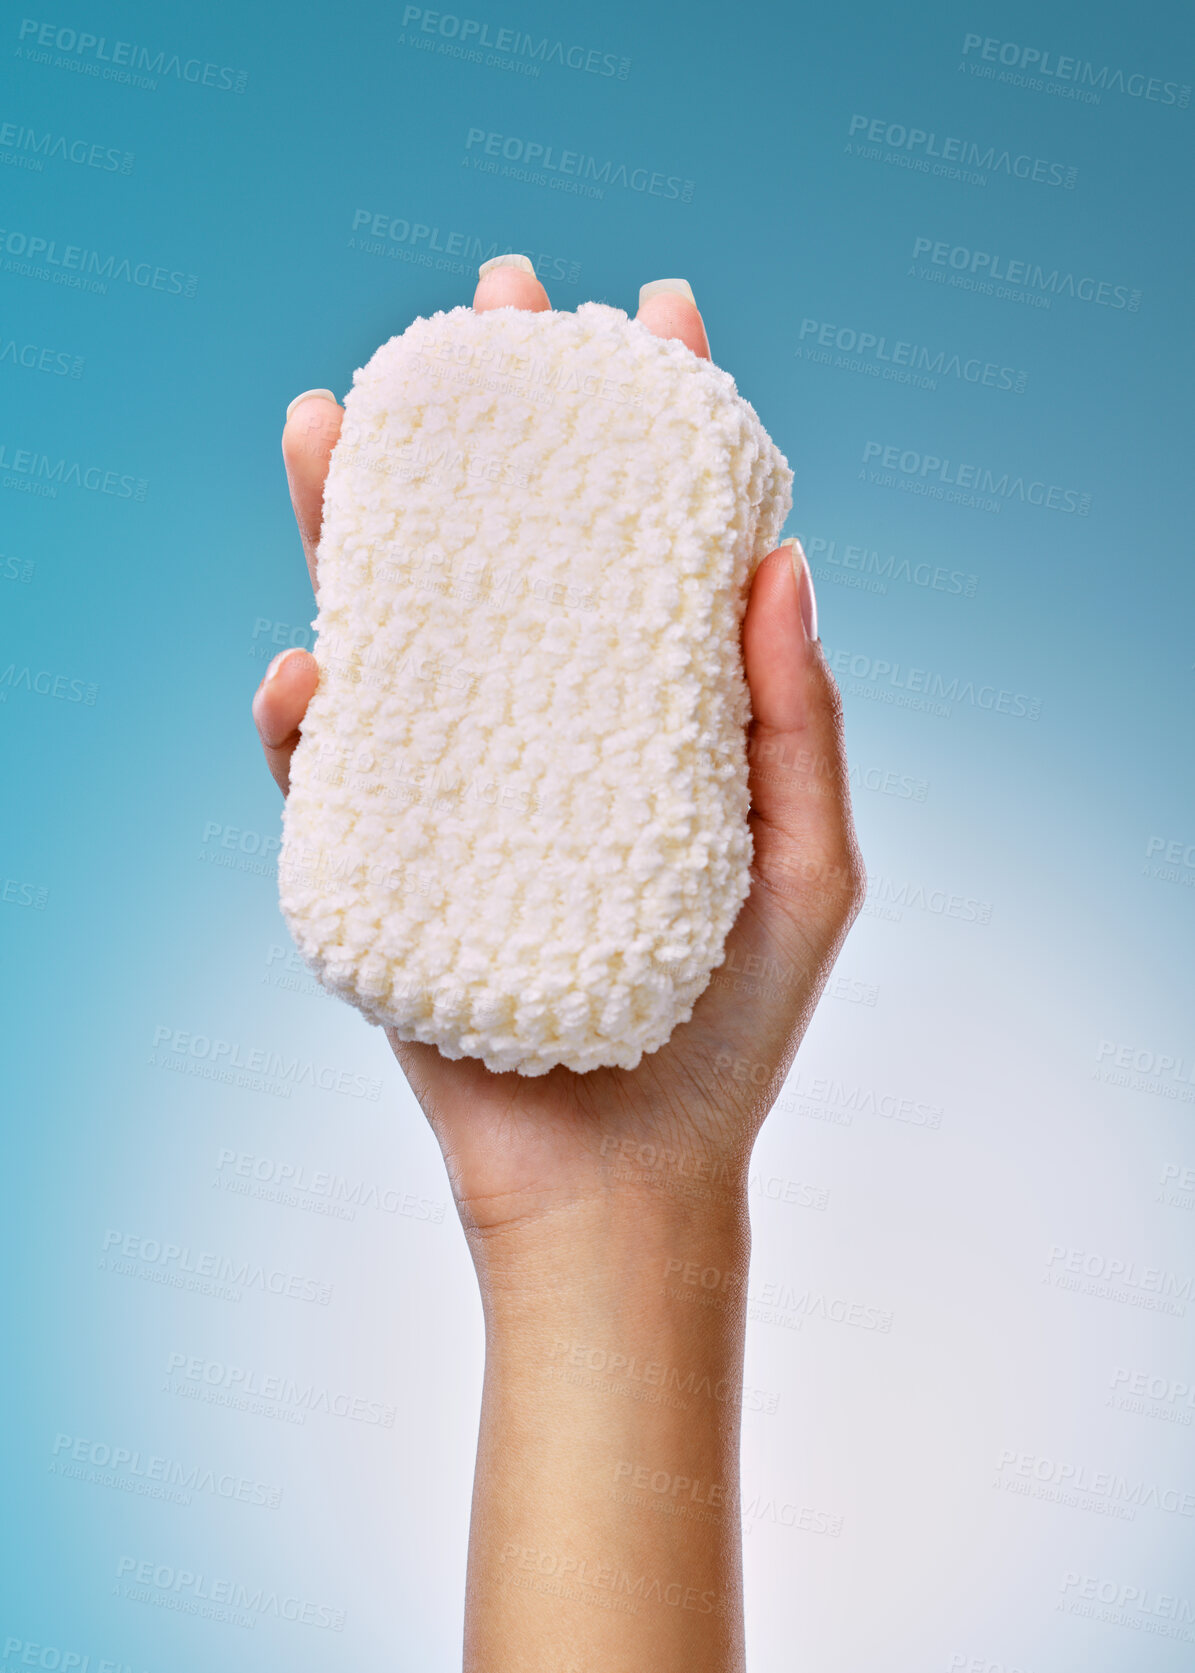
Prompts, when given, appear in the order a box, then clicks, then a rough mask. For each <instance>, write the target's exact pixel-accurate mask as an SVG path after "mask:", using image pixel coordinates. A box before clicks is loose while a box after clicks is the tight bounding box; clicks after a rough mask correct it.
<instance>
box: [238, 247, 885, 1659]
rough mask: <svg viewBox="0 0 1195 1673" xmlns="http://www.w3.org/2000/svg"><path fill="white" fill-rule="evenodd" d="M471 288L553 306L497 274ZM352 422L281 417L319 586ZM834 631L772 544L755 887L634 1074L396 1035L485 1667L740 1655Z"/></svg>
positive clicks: (809, 1002)
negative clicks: (538, 1062) (481, 1054)
mask: <svg viewBox="0 0 1195 1673" xmlns="http://www.w3.org/2000/svg"><path fill="white" fill-rule="evenodd" d="M473 306H474V308H475V309H477V310H478V311H482V310H485V309H489V308H497V307H516V308H527V309H531V310H535V311H539V310H543V309H547V308H549V307H550V306H551V303H550V302H549V300H548V297H547V295H546V293H545V291H544V289H543V286H542V285H541V284H540V283H539V281H538V280H537V279H535V278H533V277H532V276H531V275H530V274H527V273H524V272H521V271H519V270H517V269H514V268H499V269H496V270H495V271H493V272H491V273H489V274H487V275H486V277H485V278H484V279H482V280H481V282H480V283H479V285H478V287H477V292H476V295H475V297H474V301H473ZM638 318H639V319H640V321H642V323H643V324H644V325H645V326H647V328H648V329H649V330H650V331H652V332H654V333H655V334H656V335H657V336H660V337H677V338H679V339H680V340H681V341H682V342H684V343H685V344H686V345H687V346H688V347H689V348H690V349H691V350H692V351H693V353H695V354H698V355H701V356H702V357H703V358H706V359H708V358H709V343H708V340H707V337H706V333H705V327H704V324H703V322H702V319H701V315H700V313H699V312H698V310H697V308H696V307H695V306H694V305H693V304H692V303H691V302H689V301H688V300H687V299H685V298H683V297H680V296H677V295H672V294H657V295H656V296H654V297H652V298H650V299H649V300H648V302H647V303H646V304H645V305H644V307H643V308H642V309H640V312H639V315H638ZM342 418H343V409H342V408H341V407H339V406H338V405H337V404H336V403H335V402H333V401H330V400H326V399H323V398H320V397H312V398H309V399H307V400H304V401H303V402H302V403H301V404H300V405H299V406H298V407H296V408H295V410H294V412H293V413H292V414H291V416H290V418H289V420H288V422H287V424H286V428H285V431H284V433H283V439H282V451H283V459H284V461H285V465H286V473H287V478H288V481H289V483H290V490H291V498H292V502H293V504H294V510H295V517H296V521H297V523H298V527H299V534H300V537H301V539H302V543H303V550H304V553H305V554H306V558H307V566H308V570H309V572H310V574H311V579H312V583H313V585H315V583H316V580H317V575H316V547H317V545H318V541H319V532H320V517H321V509H322V499H323V484H324V479H325V476H326V473H327V468H328V460H329V457H330V455H331V452H332V448H333V447H334V445H335V442H336V438H337V435H338V434H339V429H340V423H341V420H342ZM815 623H816V606H815V605H814V603H813V586H812V580H811V578H810V575H809V570H808V564H807V563H806V562H805V559H804V557H803V554H801V552H800V548H799V547H796V548H790V547H787V546H785V547H781V548H779V549H778V550H776V551H774V552H772V553H770V554H769V555H768V556H767V557H766V558H765V559H764V561H763V563H762V564H761V565H760V567H759V569H758V572H757V574H756V576H755V580H754V583H753V586H752V589H751V594H750V598H749V601H748V606H747V612H746V617H745V620H744V625H743V657H744V666H745V669H746V674H747V680H748V684H749V686H750V691H751V704H752V715H753V719H752V723H751V727H750V731H749V734H748V762H749V766H750V774H751V777H750V785H751V804H752V805H751V814H750V820H751V828H752V832H753V835H754V842H755V857H754V863H753V867H752V888H751V893H750V895H749V897H748V899H747V901H746V903H745V904H744V906H743V908H742V911H741V913H740V915H739V918H738V920H737V922H736V924H735V926H734V929H733V930H732V932H731V935H730V937H729V939H728V942H727V962H726V965H725V966H724V968H723V970H722V971H719V972H715V975H714V979H713V980H712V982H711V984H710V987H709V988H708V989H707V990H706V992H705V993H704V994H703V995H702V997H701V999H700V1000H699V1001H698V1003H697V1005H696V1007H695V1010H694V1013H693V1017H692V1019H691V1021H690V1022H688V1023H687V1024H684V1025H682V1026H681V1027H679V1028H677V1029H676V1030H675V1032H674V1033H673V1035H672V1038H671V1039H670V1040H669V1042H668V1044H667V1045H665V1046H664V1047H662V1048H661V1049H660V1050H659V1051H657V1052H655V1053H653V1054H651V1055H650V1056H647V1057H645V1058H644V1059H643V1060H642V1062H641V1063H640V1065H639V1067H638V1068H637V1069H635V1070H633V1071H628V1070H623V1069H603V1070H596V1071H593V1072H591V1073H589V1074H587V1075H576V1074H574V1073H572V1072H571V1071H569V1070H567V1069H563V1068H557V1069H555V1070H553V1071H551V1072H550V1073H549V1074H547V1075H544V1076H540V1077H537V1078H534V1079H525V1078H523V1077H521V1076H519V1075H516V1074H504V1075H495V1074H491V1073H490V1072H489V1071H488V1070H487V1069H485V1068H484V1066H483V1065H482V1064H481V1063H480V1062H478V1061H476V1060H473V1059H461V1060H458V1061H456V1062H451V1061H448V1060H447V1059H445V1058H442V1057H441V1056H440V1055H439V1053H438V1052H437V1051H436V1050H435V1048H434V1047H432V1046H429V1045H423V1044H418V1043H407V1042H403V1041H400V1040H397V1039H395V1038H394V1037H393V1035H390V1043H391V1045H392V1047H393V1049H394V1053H395V1056H396V1057H397V1059H398V1061H399V1064H400V1065H401V1067H402V1070H403V1072H404V1074H405V1075H406V1077H407V1080H408V1081H409V1082H410V1085H411V1087H412V1089H413V1091H414V1093H415V1095H416V1097H417V1098H418V1100H419V1103H420V1105H421V1107H422V1108H423V1111H424V1113H425V1115H426V1116H427V1119H428V1121H429V1122H430V1123H431V1126H432V1129H433V1131H434V1133H435V1135H436V1138H437V1139H438V1141H439V1143H440V1147H441V1150H442V1152H443V1155H444V1160H445V1163H446V1165H447V1169H448V1174H449V1178H450V1181H451V1185H452V1190H453V1194H454V1197H455V1200H456V1204H457V1208H458V1211H459V1213H460V1217H461V1223H462V1225H463V1227H464V1230H465V1235H466V1238H467V1239H468V1243H469V1248H470V1251H471V1254H472V1256H473V1260H474V1265H475V1268H476V1271H477V1277H478V1282H479V1285H480V1289H481V1298H482V1304H483V1309H484V1314H485V1321H486V1372H485V1386H484V1391H483V1399H482V1415H481V1431H480V1437H479V1443H478V1457H477V1470H476V1476H475V1480H474V1494H473V1515H472V1522H471V1529H470V1547H469V1569H468V1579H467V1588H466V1604H465V1653H464V1665H465V1668H466V1670H468V1673H515V1670H517V1673H590V1670H592V1673H598V1670H599V1669H600V1670H601V1673H620V1670H623V1669H625V1670H626V1673H631V1670H635V1673H638V1670H640V1669H642V1668H645V1667H653V1666H654V1667H660V1668H674V1667H675V1668H680V1667H684V1668H685V1669H686V1673H739V1670H741V1669H742V1668H743V1667H744V1666H745V1659H744V1657H745V1651H744V1641H743V1616H742V1584H741V1524H740V1520H739V1509H738V1449H739V1416H740V1396H741V1386H742V1364H743V1341H744V1329H745V1313H746V1275H747V1266H748V1259H749V1251H750V1235H749V1224H748V1213H747V1176H748V1166H749V1161H750V1155H751V1150H752V1146H753V1144H754V1142H755V1138H756V1136H757V1134H758V1132H759V1129H760V1127H761V1125H762V1123H763V1120H764V1117H765V1116H766V1114H767V1112H768V1110H769V1109H770V1107H771V1105H772V1103H773V1102H774V1101H775V1099H776V1097H777V1096H778V1094H779V1092H780V1089H781V1087H782V1085H783V1083H784V1079H785V1077H786V1075H787V1074H788V1071H789V1068H790V1066H791V1064H792V1061H793V1057H794V1055H795V1053H796V1050H797V1047H798V1045H799V1044H800V1041H801V1039H802V1037H803V1035H804V1033H805V1029H806V1027H807V1026H808V1023H809V1019H810V1017H811V1016H812V1013H813V1010H814V1007H815V1005H816V1004H817V1001H818V998H819V997H820V995H821V992H822V989H823V988H824V986H825V983H826V979H827V977H828V976H829V974H830V971H831V969H832V967H833V964H834V961H835V959H836V957H837V955H838V952H839V950H840V948H841V946H842V943H843V941H844V939H845V937H846V934H847V931H848V930H849V928H850V926H851V924H852V922H853V921H854V919H855V917H856V915H857V913H858V911H859V908H860V906H861V905H862V902H863V898H864V893H865V887H866V880H865V873H864V869H863V864H862V861H861V858H860V855H859V849H858V843H857V841H856V838H855V832H854V826H853V823H852V819H851V810H850V797H849V791H848V781H847V765H846V756H845V751H844V747H843V738H842V707H841V701H840V698H839V694H838V689H837V686H836V685H835V683H834V680H833V678H832V676H831V674H830V672H829V669H828V668H827V666H826V661H825V658H824V656H823V654H822V650H821V646H820V644H819V643H818V641H817V638H816V625H815ZM318 681H319V673H318V666H317V663H316V660H315V658H314V657H313V656H311V655H310V654H309V653H308V652H305V651H299V650H296V651H291V652H287V653H285V654H284V655H283V656H282V657H280V658H278V659H276V660H275V663H274V664H272V665H271V668H270V670H269V671H268V672H267V675H266V678H265V679H264V680H263V682H262V685H261V686H260V687H259V688H258V691H257V694H256V696H255V697H254V701H253V714H254V719H255V721H256V724H257V728H258V732H259V734H260V737H261V741H262V745H263V748H264V751H265V756H266V761H267V763H268V765H269V768H270V771H271V773H272V774H273V776H274V778H275V780H276V782H277V783H278V785H279V788H280V789H281V791H282V793H283V795H285V794H286V792H287V786H288V780H289V767H290V758H291V755H292V754H293V751H294V748H295V745H296V744H297V742H298V740H299V735H300V730H301V727H302V721H303V716H304V713H305V711H306V707H307V704H308V702H309V700H310V698H311V696H312V695H313V693H314V692H315V690H316V687H317V685H318ZM757 961H758V962H757ZM744 972H747V973H751V972H763V973H764V974H763V975H755V976H751V975H748V976H746V977H745V976H744V975H743V973H744ZM711 1275H712V1276H711ZM661 1395H663V1397H661Z"/></svg>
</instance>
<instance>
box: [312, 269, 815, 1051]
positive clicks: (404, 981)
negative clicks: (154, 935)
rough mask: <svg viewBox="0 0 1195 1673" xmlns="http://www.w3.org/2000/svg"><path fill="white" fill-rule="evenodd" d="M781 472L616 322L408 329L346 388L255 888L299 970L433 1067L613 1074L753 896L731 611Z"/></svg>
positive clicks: (751, 415) (743, 410)
mask: <svg viewBox="0 0 1195 1673" xmlns="http://www.w3.org/2000/svg"><path fill="white" fill-rule="evenodd" d="M791 487H792V473H791V472H790V471H789V469H788V466H787V463H786V461H785V459H784V457H783V455H782V454H781V453H780V452H779V451H778V450H777V448H776V447H775V445H774V444H773V442H772V441H771V440H770V438H769V437H768V435H767V433H766V432H765V431H764V429H763V427H762V425H761V424H760V422H759V419H758V417H757V416H756V413H755V411H754V409H753V408H752V407H751V406H750V404H749V403H748V402H747V401H745V400H744V399H743V398H742V397H741V396H740V395H739V394H738V393H737V392H736V389H735V385H734V381H733V379H732V378H731V377H730V376H729V375H728V374H727V373H726V372H723V371H721V370H720V369H719V368H717V367H715V366H712V365H710V364H709V362H707V361H704V360H700V359H699V358H698V357H697V356H695V355H694V354H693V353H691V351H690V350H689V349H687V348H686V347H685V346H684V345H683V344H682V343H678V342H675V341H665V340H662V339H660V338H657V337H654V336H653V335H652V334H651V333H650V332H649V331H648V330H647V329H646V327H644V326H642V325H639V324H638V323H637V322H636V321H633V320H630V319H628V317H627V316H626V314H625V313H623V312H622V310H621V309H617V308H610V307H606V306H605V305H603V304H600V303H593V302H591V303H585V304H583V305H582V306H581V307H579V308H578V309H577V311H576V313H557V312H547V313H539V314H533V313H526V312H523V311H521V310H516V309H513V308H500V309H495V310H492V311H490V312H487V313H481V314H475V313H474V312H473V311H472V309H471V308H455V309H453V310H452V311H451V312H450V313H441V314H435V315H434V316H433V317H432V318H430V319H417V320H416V321H415V322H414V323H413V324H412V325H411V326H410V327H409V328H408V329H407V330H406V331H405V332H403V333H402V334H401V336H398V337H394V338H392V339H391V340H390V341H389V342H388V343H385V344H383V345H382V347H381V348H379V349H378V350H377V352H376V353H375V354H374V355H373V357H372V359H371V360H370V361H369V363H368V365H366V366H364V367H363V368H362V369H361V370H360V371H358V372H357V373H355V375H354V378H353V387H352V390H351V391H350V393H349V395H348V397H347V398H346V401H345V416H344V424H343V428H342V431H341V437H340V440H339V441H338V443H337V445H336V448H335V450H334V452H333V455H332V460H331V465H330V468H329V471H328V479H327V484H326V488H325V494H324V514H323V528H322V533H321V538H320V544H319V554H318V562H319V598H318V615H317V617H316V620H315V622H314V624H313V625H314V627H315V628H316V631H317V635H318V637H317V641H316V647H315V655H316V658H317V660H318V662H319V665H320V685H319V689H318V691H317V692H316V695H315V696H314V698H313V699H312V701H311V705H310V707H309V709H308V711H307V718H306V720H305V722H304V725H303V735H302V738H301V740H300V742H299V745H298V747H297V749H296V750H295V753H294V757H293V760H292V763H291V786H290V796H289V800H288V801H287V804H286V809H285V813H284V816H283V845H282V853H281V857H280V864H279V876H280V900H281V906H282V910H283V914H284V916H285V918H286V921H287V924H288V926H289V928H290V931H291V933H292V935H293V936H294V939H295V942H296V944H297V946H298V947H299V949H300V951H301V952H302V954H303V956H304V958H305V959H306V960H307V961H308V963H309V964H310V965H311V967H312V968H313V969H314V971H315V972H316V974H317V975H318V976H319V978H320V980H321V982H322V983H323V984H324V985H325V986H326V987H328V988H330V989H331V990H332V991H334V992H336V993H338V994H340V995H342V996H343V997H344V998H345V999H347V1000H349V1001H350V1002H351V1003H352V1004H354V1005H356V1006H357V1007H358V1008H359V1009H360V1010H361V1011H363V1012H364V1013H365V1015H366V1016H367V1017H369V1018H370V1019H371V1020H372V1021H373V1022H376V1023H380V1024H384V1025H386V1026H389V1027H392V1028H393V1029H394V1030H395V1031H396V1033H397V1035H398V1036H399V1037H400V1038H402V1039H405V1040H424V1041H429V1042H431V1043H432V1044H434V1045H436V1046H437V1047H438V1048H439V1050H440V1051H441V1052H442V1053H443V1055H444V1056H446V1057H450V1058H457V1057H463V1056H468V1057H476V1058H480V1059H482V1061H483V1062H484V1063H485V1064H486V1066H487V1067H488V1068H490V1069H493V1070H497V1071H503V1070H517V1071H518V1072H519V1073H520V1074H523V1075H540V1074H544V1073H546V1072H547V1071H548V1070H549V1069H551V1068H553V1067H554V1066H556V1065H558V1064H563V1065H565V1066H566V1067H567V1068H569V1069H574V1070H578V1071H586V1070H590V1069H596V1068H599V1067H603V1066H619V1067H622V1068H627V1069H633V1068H634V1067H635V1066H636V1065H637V1064H638V1062H639V1060H640V1058H641V1056H642V1055H643V1053H644V1052H651V1051H655V1050H657V1049H658V1048H659V1047H660V1046H661V1045H663V1044H664V1042H665V1041H666V1040H667V1039H668V1037H669V1035H670V1034H671V1032H672V1030H673V1029H674V1028H675V1027H676V1026H677V1024H678V1023H681V1022H685V1021H687V1020H688V1018H689V1017H690V1016H691V1014H692V1009H693V1005H694V1003H695V1001H696V1000H697V998H698V997H699V995H700V994H701V993H702V992H703V990H704V989H705V988H706V987H707V985H708V983H709V980H710V976H711V974H712V972H713V971H714V969H715V968H716V967H717V966H718V965H719V964H720V963H721V962H722V959H723V956H724V953H723V949H724V943H725V940H726V936H727V933H728V932H729V930H730V928H731V926H732V924H733V923H734V920H735V918H736V916H737V915H738V912H739V908H740V907H741V905H742V903H743V900H744V899H745V897H746V894H747V891H748V887H749V867H750V862H751V854H752V841H751V832H750V827H749V825H748V823H747V812H748V793H747V760H746V744H745V735H744V728H745V725H746V723H747V721H748V719H749V698H748V693H747V688H746V683H745V680H744V677H743V670H742V661H741V651H740V630H741V626H742V617H743V610H744V607H745V601H746V593H747V588H748V585H749V582H750V579H751V576H752V575H753V573H754V571H755V568H756V566H757V565H758V563H759V560H760V559H761V558H762V557H763V556H764V555H765V553H767V552H768V551H769V550H771V548H772V547H773V546H774V545H775V544H776V541H777V538H778V536H779V533H780V530H781V528H782V527H783V524H784V519H785V518H786V516H787V515H788V512H789V509H790V506H791V503H792V501H791Z"/></svg>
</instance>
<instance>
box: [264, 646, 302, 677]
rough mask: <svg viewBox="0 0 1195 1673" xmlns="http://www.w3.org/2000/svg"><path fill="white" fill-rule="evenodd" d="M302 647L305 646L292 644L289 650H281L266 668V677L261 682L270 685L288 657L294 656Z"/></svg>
mask: <svg viewBox="0 0 1195 1673" xmlns="http://www.w3.org/2000/svg"><path fill="white" fill-rule="evenodd" d="M302 648H303V647H302V646H301V645H292V646H291V648H290V650H288V651H279V652H278V655H277V656H276V657H275V658H274V660H273V661H272V662H271V663H270V666H269V667H268V668H267V669H266V677H265V679H264V680H263V681H262V682H261V683H262V685H269V683H270V681H271V680H272V679H273V678H274V676H275V675H276V674H277V673H278V670H279V669H280V668H281V667H282V664H283V663H284V662H285V661H286V659H287V657H288V656H293V655H294V654H295V652H296V651H299V650H302Z"/></svg>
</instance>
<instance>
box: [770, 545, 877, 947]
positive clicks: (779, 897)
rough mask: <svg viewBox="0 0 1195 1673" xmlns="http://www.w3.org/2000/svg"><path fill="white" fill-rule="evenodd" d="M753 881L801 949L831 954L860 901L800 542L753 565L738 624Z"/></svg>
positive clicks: (836, 738) (834, 720) (837, 713)
mask: <svg viewBox="0 0 1195 1673" xmlns="http://www.w3.org/2000/svg"><path fill="white" fill-rule="evenodd" d="M743 659H744V663H745V666H746V672H747V683H748V685H749V686H750V688H751V710H752V722H751V728H750V731H749V733H748V742H747V760H748V768H749V774H750V788H751V828H752V832H753V834H754V838H755V865H754V870H755V878H756V881H757V883H758V884H760V885H762V887H763V889H764V890H765V891H766V893H767V894H768V895H769V896H770V897H771V899H772V901H773V903H774V905H775V906H776V908H777V909H778V910H779V911H780V912H781V913H783V914H784V915H785V916H788V917H791V918H792V920H793V922H794V925H795V927H796V928H797V929H798V930H799V932H800V937H801V939H802V941H803V942H805V943H806V945H808V944H809V943H810V942H812V943H813V944H814V945H815V946H817V947H818V948H824V949H825V950H826V951H827V952H830V951H831V949H832V950H833V952H836V951H837V947H838V945H839V943H840V942H841V939H842V937H843V935H845V933H846V931H847V929H848V928H849V927H850V925H851V923H852V922H853V921H854V919H855V917H856V915H857V914H858V911H859V908H860V906H861V905H862V904H863V899H864V896H865V893H866V887H867V876H866V872H865V871H864V867H863V860H862V857H861V855H860V853H859V844H858V841H857V839H856V836H855V826H854V821H853V819H852V817H851V796H850V783H849V777H848V770H847V761H846V750H845V746H844V743H843V731H842V698H841V696H840V695H839V691H838V686H837V684H836V682H835V680H834V676H833V675H832V674H831V672H830V670H829V667H828V666H827V663H826V659H825V656H824V654H823V652H822V648H821V644H820V642H819V641H818V637H817V604H816V601H815V598H814V592H813V577H812V575H811V574H810V572H809V561H808V559H807V558H806V556H805V553H804V551H803V550H802V548H801V544H800V542H799V541H798V540H792V541H786V542H785V543H784V545H782V546H779V547H777V549H776V550H775V551H774V552H769V554H768V556H767V557H766V558H765V559H764V560H763V562H762V563H761V564H760V566H759V569H758V570H757V572H756V575H755V581H754V584H753V585H752V588H751V596H750V598H749V600H748V602H747V612H746V616H745V618H744V621H743Z"/></svg>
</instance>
